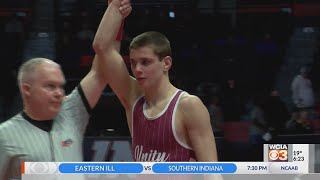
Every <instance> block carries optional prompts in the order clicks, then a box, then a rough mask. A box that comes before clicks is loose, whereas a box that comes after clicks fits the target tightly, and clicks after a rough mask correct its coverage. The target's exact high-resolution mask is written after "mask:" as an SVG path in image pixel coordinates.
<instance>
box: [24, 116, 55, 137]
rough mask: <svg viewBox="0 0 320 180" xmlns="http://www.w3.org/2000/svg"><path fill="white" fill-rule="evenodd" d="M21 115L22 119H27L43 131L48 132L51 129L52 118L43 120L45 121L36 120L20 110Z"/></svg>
mask: <svg viewBox="0 0 320 180" xmlns="http://www.w3.org/2000/svg"><path fill="white" fill-rule="evenodd" d="M21 115H22V117H23V118H24V119H26V120H27V121H29V122H30V123H31V124H33V125H34V126H36V127H37V128H39V129H42V130H43V131H46V132H50V131H51V129H52V124H53V120H52V119H50V120H45V121H37V120H34V119H32V118H31V117H29V116H28V115H27V114H26V113H25V112H23V111H22V112H21Z"/></svg>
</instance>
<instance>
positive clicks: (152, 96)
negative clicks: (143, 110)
mask: <svg viewBox="0 0 320 180" xmlns="http://www.w3.org/2000/svg"><path fill="white" fill-rule="evenodd" d="M176 90H177V88H176V87H174V86H173V85H172V84H171V83H170V82H167V83H159V84H157V85H155V86H154V87H152V89H151V88H150V89H148V90H146V91H145V92H144V95H145V99H146V102H147V104H148V106H154V105H157V104H159V103H162V102H163V101H165V102H167V101H169V100H170V99H171V97H172V96H173V94H174V93H175V92H176Z"/></svg>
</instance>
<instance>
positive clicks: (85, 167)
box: [22, 162, 308, 174]
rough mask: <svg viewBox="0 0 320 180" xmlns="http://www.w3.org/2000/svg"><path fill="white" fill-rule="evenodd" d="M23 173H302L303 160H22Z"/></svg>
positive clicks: (305, 171) (303, 169) (305, 168)
mask: <svg viewBox="0 0 320 180" xmlns="http://www.w3.org/2000/svg"><path fill="white" fill-rule="evenodd" d="M22 167H23V168H24V169H23V171H22V174H304V173H308V168H307V166H306V165H305V162H217V163H212V162H24V163H23V165H22Z"/></svg>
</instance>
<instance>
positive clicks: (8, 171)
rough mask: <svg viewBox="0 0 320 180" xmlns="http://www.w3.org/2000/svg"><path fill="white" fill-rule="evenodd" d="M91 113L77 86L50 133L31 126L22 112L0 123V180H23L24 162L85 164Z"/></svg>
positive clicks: (67, 99) (63, 105) (66, 100)
mask: <svg viewBox="0 0 320 180" xmlns="http://www.w3.org/2000/svg"><path fill="white" fill-rule="evenodd" d="M90 111H91V109H90V107H89V104H88V102H87V100H86V98H85V96H84V94H83V91H82V89H81V86H78V87H77V88H76V89H75V90H73V91H72V93H71V94H70V95H68V96H67V97H66V98H65V100H64V102H63V104H62V107H61V110H60V112H59V114H58V115H57V117H56V118H55V119H54V120H53V124H52V128H51V130H49V131H46V130H45V129H43V128H39V127H37V126H35V124H33V123H30V121H28V120H27V119H26V115H24V114H23V113H19V114H17V115H15V116H14V117H12V118H11V119H9V120H7V121H5V122H3V123H2V124H0V180H6V179H20V178H21V167H20V166H21V162H35V161H38V162H50V161H57V162H62V161H82V160H83V157H82V141H83V135H84V132H85V128H86V126H87V124H88V120H89V113H90Z"/></svg>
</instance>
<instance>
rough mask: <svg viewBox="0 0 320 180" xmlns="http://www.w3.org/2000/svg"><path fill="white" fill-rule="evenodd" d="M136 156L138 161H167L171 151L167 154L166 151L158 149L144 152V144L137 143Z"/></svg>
mask: <svg viewBox="0 0 320 180" xmlns="http://www.w3.org/2000/svg"><path fill="white" fill-rule="evenodd" d="M134 156H135V159H136V161H144V162H145V161H148V162H165V161H167V160H168V159H169V156H170V153H168V155H167V153H166V152H158V151H157V150H150V152H145V153H143V146H142V145H136V147H135V149H134Z"/></svg>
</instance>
